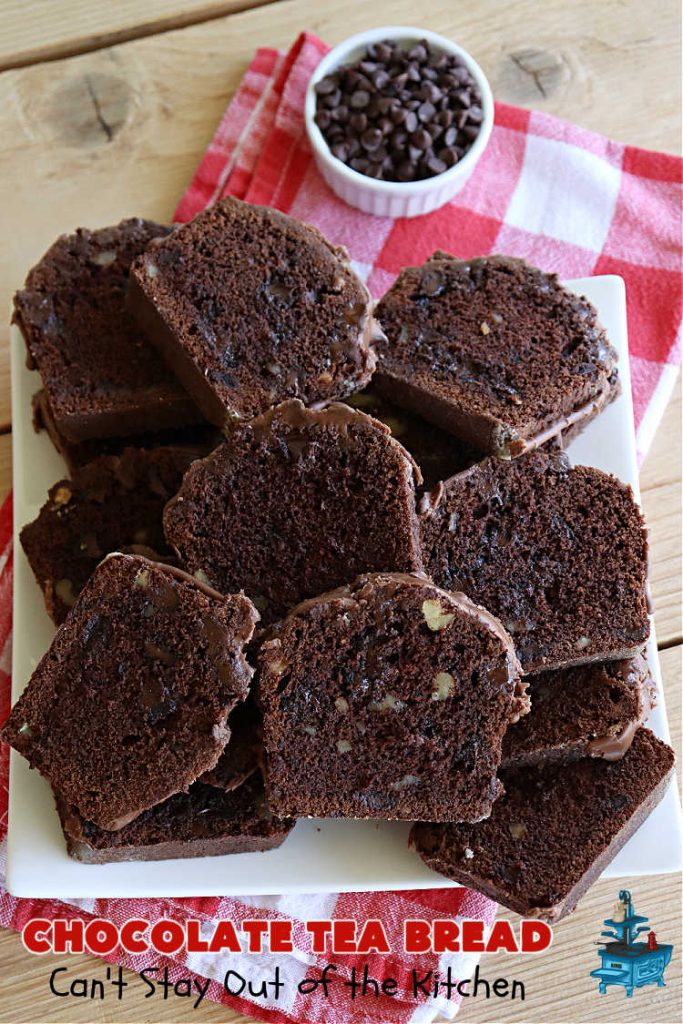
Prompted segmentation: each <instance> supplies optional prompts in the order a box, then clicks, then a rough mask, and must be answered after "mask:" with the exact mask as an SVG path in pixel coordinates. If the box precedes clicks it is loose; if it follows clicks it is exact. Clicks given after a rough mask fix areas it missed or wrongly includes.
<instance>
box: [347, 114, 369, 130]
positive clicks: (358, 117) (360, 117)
mask: <svg viewBox="0 0 683 1024" xmlns="http://www.w3.org/2000/svg"><path fill="white" fill-rule="evenodd" d="M349 124H350V125H351V127H352V128H353V130H354V132H358V134H359V135H362V134H363V132H364V131H365V129H366V128H367V126H368V118H367V115H366V114H352V116H351V117H350V119H349Z"/></svg>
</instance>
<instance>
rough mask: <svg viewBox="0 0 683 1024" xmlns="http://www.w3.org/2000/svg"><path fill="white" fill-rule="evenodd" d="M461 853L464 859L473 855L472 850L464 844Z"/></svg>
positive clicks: (470, 858)
mask: <svg viewBox="0 0 683 1024" xmlns="http://www.w3.org/2000/svg"><path fill="white" fill-rule="evenodd" d="M462 855H463V857H464V858H465V860H472V858H473V857H474V850H471V849H470V848H469V846H466V847H465V849H464V850H463V852H462Z"/></svg>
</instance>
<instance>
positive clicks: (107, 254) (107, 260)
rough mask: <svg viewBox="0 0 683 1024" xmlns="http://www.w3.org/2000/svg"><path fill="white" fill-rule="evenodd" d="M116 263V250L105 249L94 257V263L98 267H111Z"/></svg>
mask: <svg viewBox="0 0 683 1024" xmlns="http://www.w3.org/2000/svg"><path fill="white" fill-rule="evenodd" d="M115 262H116V251H115V250H114V249H105V250H104V251H103V252H98V253H96V255H95V256H93V263H96V264H97V266H98V267H110V266H111V265H112V263H115Z"/></svg>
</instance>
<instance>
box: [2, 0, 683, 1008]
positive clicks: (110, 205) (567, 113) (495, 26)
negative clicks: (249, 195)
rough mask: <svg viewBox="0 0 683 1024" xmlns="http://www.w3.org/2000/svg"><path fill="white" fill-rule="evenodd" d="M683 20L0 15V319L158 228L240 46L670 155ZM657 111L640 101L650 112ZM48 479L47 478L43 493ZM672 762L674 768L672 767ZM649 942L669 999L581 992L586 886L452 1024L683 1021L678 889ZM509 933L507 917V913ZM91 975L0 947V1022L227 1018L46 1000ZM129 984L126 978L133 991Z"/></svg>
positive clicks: (331, 9) (587, 985)
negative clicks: (427, 32)
mask: <svg viewBox="0 0 683 1024" xmlns="http://www.w3.org/2000/svg"><path fill="white" fill-rule="evenodd" d="M678 11H679V5H678V3H677V2H674V0H659V2H658V3H657V5H656V7H653V6H652V5H649V4H643V3H642V2H640V0H602V2H601V3H599V4H598V3H595V2H594V0H574V2H571V3H570V2H568V0H515V2H509V0H508V2H504V0H478V2H477V3H476V4H475V3H469V4H465V3H459V4H456V3H453V2H452V0H447V2H434V0H426V2H425V3H424V4H423V5H422V6H421V8H420V10H419V11H416V10H415V4H414V2H413V0H375V3H374V5H372V7H369V5H368V4H367V2H366V0H347V2H345V3H337V4H332V3H316V2H315V0H283V2H280V3H266V2H265V0H261V2H260V3H259V2H257V0H223V2H221V0H213V2H212V0H146V2H145V3H144V4H143V3H139V2H138V0H118V2H116V3H92V2H91V0H60V2H59V3H57V2H54V0H33V2H31V3H26V2H23V0H0V23H1V24H2V26H3V31H2V35H1V37H0V136H1V137H2V140H3V145H2V152H1V153H0V189H1V190H2V191H1V193H0V209H2V211H3V216H4V230H3V232H2V237H1V238H0V307H2V308H5V309H8V308H9V303H10V298H11V295H12V293H13V292H14V290H15V289H16V288H17V287H18V286H19V285H20V284H21V283H22V281H23V278H24V275H25V273H26V271H27V269H28V268H29V267H30V266H31V265H32V263H34V262H35V261H36V260H37V259H38V258H39V257H40V255H41V254H42V253H43V251H44V250H45V249H46V248H47V246H48V245H49V244H50V243H51V242H52V240H53V239H54V238H55V236H56V235H58V234H59V233H60V232H62V231H68V230H70V229H73V228H74V227H76V226H78V225H86V226H89V227H95V226H99V225H104V224H109V223H114V222H116V221H118V220H119V219H121V218H122V217H125V216H131V215H134V214H138V215H142V216H149V217H156V218H159V219H164V218H168V217H169V216H170V215H171V213H172V211H173V209H174V206H175V204H176V201H177V199H178V197H179V196H180V194H181V193H182V191H183V188H184V186H185V185H186V184H187V182H188V181H189V179H190V176H191V174H192V171H193V169H194V167H195V165H196V163H197V161H198V159H199V157H200V155H201V154H202V152H203V150H204V147H205V146H206V144H207V142H208V141H209V139H210V137H211V135H212V132H213V130H214V128H215V125H216V123H217V121H218V119H219V117H220V115H221V114H222V112H223V110H224V109H225V105H226V103H227V101H228V100H229V98H230V96H231V95H232V93H233V92H234V90H235V88H236V86H237V83H238V81H239V79H240V76H241V75H242V73H243V72H244V69H245V67H246V65H247V62H248V60H249V58H250V56H251V55H252V53H253V51H254V49H255V48H256V47H257V46H259V45H264V44H265V45H270V46H281V47H285V46H287V45H288V44H289V43H290V42H291V41H292V40H293V39H294V37H295V36H296V34H297V33H298V32H299V30H300V29H302V28H308V29H311V30H312V31H314V32H317V33H318V34H319V35H320V36H321V37H322V38H324V39H326V40H327V41H328V42H330V43H336V42H338V41H340V40H341V39H342V38H344V37H345V36H348V35H349V34H351V33H352V32H356V31H360V30H361V29H364V28H368V27H370V26H371V25H380V24H382V23H384V24H413V23H414V22H415V21H416V20H417V21H419V23H420V24H422V25H423V26H424V27H425V28H430V29H434V30H436V31H439V32H442V33H444V34H446V35H448V36H451V37H452V38H454V39H457V40H458V42H460V43H461V44H463V45H464V46H465V47H466V48H467V49H469V50H471V51H472V52H473V53H474V54H475V55H476V56H477V59H478V60H479V61H480V63H481V64H482V66H483V68H484V70H485V71H486V73H487V75H488V76H489V78H490V81H491V83H492V86H493V90H494V93H495V95H496V96H497V97H498V98H499V99H501V100H506V101H508V102H512V103H518V104H520V105H523V106H528V107H534V108H536V109H542V110H547V111H549V112H551V113H553V114H557V115H559V116H561V117H565V118H567V119H569V120H572V121H574V122H576V123H578V124H580V125H582V126H584V127H586V128H592V129H595V130H597V131H600V132H603V133H605V134H607V135H610V136H612V137H614V138H617V139H619V140H621V141H623V142H628V143H631V144H635V145H641V146H649V147H653V148H657V149H661V150H667V151H669V152H676V151H678V148H679V140H680V123H679V122H680V81H679V73H680V45H679V25H678ZM651 97H654V99H652V100H651V99H650V98H651ZM2 330H3V336H2V344H1V345H0V493H1V494H4V493H5V492H6V491H7V490H8V489H9V487H10V476H11V434H10V431H11V416H10V397H9V371H8V359H7V337H6V328H5V327H3V328H2ZM680 424H681V396H680V388H679V390H678V391H677V393H676V396H675V398H674V400H673V401H672V402H671V403H670V405H669V407H668V409H667V410H666V412H665V415H664V419H663V422H662V425H661V427H660V429H659V432H658V434H657V436H656V438H655V441H654V444H653V447H652V450H651V452H650V453H649V455H648V457H647V459H646V462H645V464H644V467H643V470H642V474H641V486H642V490H643V504H644V507H645V512H646V515H647V518H648V523H649V527H650V537H651V545H652V590H653V596H654V604H655V618H656V623H657V635H658V639H659V644H660V648H661V659H662V668H663V673H664V679H665V685H666V692H667V704H668V708H669V717H670V721H671V725H672V730H673V733H674V740H675V743H676V746H677V749H678V750H679V751H680V739H681V730H680V720H681V706H680V667H681V652H682V650H683V647H682V646H681V644H682V641H683V635H682V628H681V599H680V566H681V545H680V536H681V531H680V498H681V431H680ZM47 483H48V481H46V484H47ZM679 756H680V755H679ZM621 884H622V885H628V886H630V887H631V888H632V890H633V893H634V899H635V900H636V903H637V906H638V908H639V909H640V910H642V911H643V912H645V913H646V914H648V915H649V916H650V918H651V922H652V926H653V927H654V928H655V930H656V932H657V935H658V937H659V939H660V940H661V941H667V942H674V943H675V944H676V947H677V948H676V949H675V950H674V959H673V962H672V964H671V965H670V967H669V968H668V970H667V975H666V979H667V987H666V988H663V989H657V988H652V987H650V988H648V989H644V990H642V991H638V992H636V993H635V995H634V997H633V999H631V1000H627V999H626V998H625V996H624V993H623V990H621V989H617V988H615V989H610V990H609V994H608V995H606V996H598V995H597V987H596V985H595V983H594V981H593V979H591V978H589V977H588V972H589V970H590V969H591V967H592V966H595V963H596V958H595V946H594V945H593V943H594V940H595V939H596V938H597V936H598V932H599V926H600V923H601V921H602V918H603V917H604V916H605V915H606V912H607V911H608V909H609V907H610V905H611V903H612V902H613V900H614V899H615V898H616V890H617V889H618V888H619V887H620V884H619V883H615V882H614V881H606V882H599V883H598V884H597V885H595V886H594V888H593V889H592V890H591V891H590V893H589V894H588V896H587V897H586V898H585V899H584V901H583V902H582V904H581V906H580V907H579V909H578V911H577V912H576V913H575V914H574V915H573V916H572V917H570V918H568V919H567V920H565V921H563V922H561V924H560V925H559V926H558V928H557V930H556V937H555V943H554V946H553V950H552V953H551V954H550V955H548V954H545V955H541V956H537V957H533V956H532V957H518V958H514V959H512V960H511V959H509V958H506V957H504V956H490V957H484V958H483V961H482V968H483V970H484V972H485V974H486V976H487V977H489V978H495V977H498V976H508V977H515V978H517V979H519V980H521V981H523V982H524V983H525V986H526V1001H525V1003H523V1004H522V1003H516V1004H515V1003H510V1002H504V1001H501V1000H497V1001H496V1003H495V1009H494V1007H493V1005H492V1004H491V1003H486V1002H485V1003H482V1002H481V1001H477V1002H472V1003H471V1004H470V1005H463V1008H462V1009H461V1011H460V1014H459V1018H458V1019H459V1020H461V1021H478V1022H483V1021H488V1020H493V1019H495V1020H497V1021H501V1022H502V1021H532V1022H541V1021H543V1022H554V1021H558V1022H559V1021H562V1022H577V1021H584V1022H603V1021H604V1022H607V1021H614V1020H618V1021H620V1022H626V1021H648V1022H650V1024H654V1022H662V1024H668V1022H674V1021H679V1020H680V1019H681V1013H680V1010H681V988H680V985H681V971H680V964H681V957H680V937H681V936H680V903H681V888H680V879H679V878H677V877H676V876H664V877H649V878H640V879H633V880H628V879H624V880H623V882H621ZM503 916H505V917H510V918H511V919H514V915H512V914H504V915H503ZM61 964H63V965H64V966H66V967H68V969H69V976H70V977H77V976H79V975H86V976H88V977H90V978H102V977H103V976H104V971H105V967H104V966H103V964H102V963H101V962H100V961H98V960H96V959H94V958H90V957H78V956H74V957H67V958H63V959H60V958H58V957H32V956H30V955H28V954H27V953H25V952H24V950H23V948H22V946H21V942H20V940H19V938H18V936H17V935H15V934H14V933H11V932H7V931H4V932H1V933H0V978H1V988H0V992H1V993H2V995H0V1020H1V1021H8V1022H9V1021H11V1022H13V1024H18V1022H23V1021H26V1022H28V1021H31V1022H37V1021H44V1022H47V1021H71V1022H74V1021H107V1022H108V1021H112V1022H113V1021H137V1022H143V1021H181V1020H190V1019H191V1020H193V1021H195V1020H196V1021H224V1022H226V1021H230V1022H235V1024H240V1022H241V1024H247V1018H244V1017H239V1016H237V1015H235V1014H232V1013H230V1012H229V1011H226V1009H225V1008H224V1007H218V1006H215V1005H212V1004H206V1003H202V1005H201V1006H200V1007H199V1009H198V1010H193V1011H189V1010H187V1009H186V1008H185V1005H184V1004H185V1001H184V1000H175V1001H169V1002H166V1003H159V1002H158V1001H157V1000H156V999H154V1000H145V999H144V998H143V996H144V990H143V986H142V985H141V983H138V985H137V986H136V985H135V984H133V985H131V988H130V989H129V990H128V992H127V994H126V996H125V998H124V999H123V1000H122V1001H121V1002H117V1003H112V1002H108V1001H107V1002H104V1003H99V1002H94V1003H93V1002H90V1001H89V1000H88V1001H85V1000H73V999H67V1000H63V999H57V998H56V997H54V996H52V995H51V994H50V993H49V989H48V984H47V981H48V976H49V973H50V970H51V969H52V968H53V967H54V966H57V965H61ZM131 980H132V981H133V982H134V981H135V978H134V976H131Z"/></svg>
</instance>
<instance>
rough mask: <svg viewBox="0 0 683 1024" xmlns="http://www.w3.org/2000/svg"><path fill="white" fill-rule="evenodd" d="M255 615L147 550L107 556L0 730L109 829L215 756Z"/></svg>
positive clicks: (242, 600)
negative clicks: (150, 556) (161, 562)
mask: <svg viewBox="0 0 683 1024" xmlns="http://www.w3.org/2000/svg"><path fill="white" fill-rule="evenodd" d="M257 620H258V615H257V613H256V609H255V608H254V606H253V605H252V604H251V602H250V601H248V600H247V598H246V597H244V596H243V595H234V596H231V597H223V596H221V595H220V594H218V593H216V592H215V591H213V590H211V589H210V588H208V587H206V586H204V585H203V584H201V583H199V582H198V581H197V580H195V579H193V578H192V577H190V576H188V575H187V574H186V573H183V572H181V571H180V570H178V569H174V568H171V567H169V566H163V565H159V564H158V563H155V562H151V561H148V560H147V559H146V558H141V557H138V556H131V555H120V554H119V555H110V556H109V558H107V559H105V561H103V562H102V563H101V564H100V565H99V566H98V568H97V569H96V570H95V572H94V573H93V575H92V576H91V578H90V580H89V582H88V584H87V585H86V587H85V588H84V589H83V590H82V591H81V594H80V596H79V598H78V600H77V601H76V604H75V605H74V607H73V608H72V609H71V611H70V613H69V615H68V616H67V619H66V622H64V624H63V625H62V626H61V627H60V628H59V629H58V630H57V633H56V634H55V637H54V640H53V641H52V644H51V646H50V649H49V650H48V652H47V653H46V654H45V656H44V657H43V659H42V660H41V661H40V663H39V664H38V667H37V669H36V670H35V672H34V673H33V675H32V677H31V679H30V680H29V682H28V685H27V687H26V689H25V690H24V693H23V694H22V696H21V697H20V698H19V700H18V701H17V703H16V704H15V706H14V708H13V709H12V712H11V714H10V716H9V719H8V721H7V723H6V724H5V727H4V729H3V730H2V733H1V735H2V738H3V740H4V741H5V742H7V743H10V744H11V745H12V746H13V747H14V748H15V750H18V751H19V753H20V754H22V755H23V756H24V757H26V758H27V760H28V761H29V763H30V765H31V767H32V768H37V769H38V771H40V773H41V774H42V775H44V776H45V778H46V779H47V780H48V781H49V782H50V784H51V785H52V787H53V789H54V790H55V791H56V792H58V793H59V794H60V795H61V796H62V797H63V798H64V800H65V801H66V802H67V803H68V804H69V805H73V806H75V807H77V808H78V810H79V813H80V814H82V815H83V817H84V818H86V819H87V820H89V821H92V822H94V823H95V824H97V825H98V826H99V827H100V828H103V829H107V830H116V829H119V828H122V827H123V826H124V825H126V824H127V823H128V822H130V821H132V820H133V819H134V818H136V817H137V816H138V815H139V814H141V813H142V811H144V810H146V809H147V808H148V807H152V806H154V805H155V804H158V803H160V802H161V801H162V800H166V799H167V798H168V797H169V796H171V795H172V794H173V793H177V792H179V791H180V790H185V789H187V787H188V786H189V785H190V784H191V783H192V782H194V781H195V779H197V778H198V776H200V775H202V774H203V773H204V772H206V771H209V770H210V769H212V768H213V767H214V766H215V765H216V762H217V761H218V759H219V757H220V756H221V753H222V751H223V748H224V747H225V745H226V742H227V741H228V739H229V730H228V728H227V726H226V720H227V717H228V714H229V713H230V711H232V709H233V708H234V707H235V705H236V704H238V703H239V702H240V701H243V700H244V699H245V698H246V696H247V693H248V690H249V684H250V680H251V676H252V670H251V668H250V667H249V665H248V664H247V661H246V658H245V654H244V652H245V647H246V645H247V643H248V642H249V640H250V638H251V636H252V633H253V630H254V626H255V624H256V621H257Z"/></svg>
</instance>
